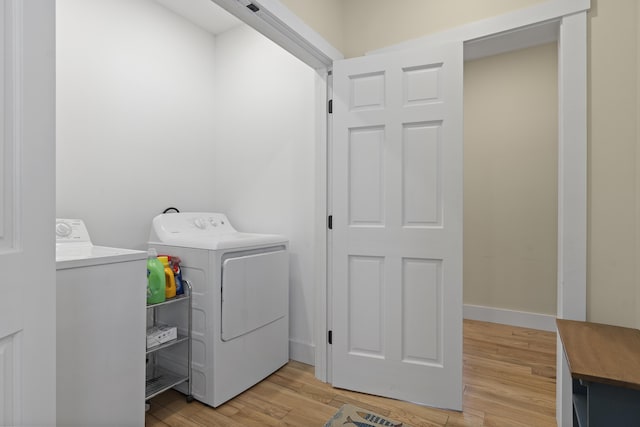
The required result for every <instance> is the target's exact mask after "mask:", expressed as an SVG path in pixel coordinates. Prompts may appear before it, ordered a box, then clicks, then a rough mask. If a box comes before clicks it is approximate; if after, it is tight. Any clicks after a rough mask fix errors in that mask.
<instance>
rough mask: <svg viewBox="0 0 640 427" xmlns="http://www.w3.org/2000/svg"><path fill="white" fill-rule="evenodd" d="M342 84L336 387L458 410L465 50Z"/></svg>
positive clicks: (336, 129)
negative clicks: (463, 57)
mask: <svg viewBox="0 0 640 427" xmlns="http://www.w3.org/2000/svg"><path fill="white" fill-rule="evenodd" d="M333 75H334V101H333V146H332V156H331V167H332V169H331V173H332V188H331V194H332V196H331V197H332V200H331V201H332V206H333V209H332V215H333V232H332V233H333V235H332V238H333V244H332V246H331V256H332V266H333V271H332V286H333V288H332V295H333V297H332V321H333V327H332V330H333V346H332V364H333V365H332V369H333V374H332V382H333V385H334V386H336V387H343V388H347V389H352V390H358V391H363V392H366V393H373V394H379V395H384V396H389V397H393V398H398V399H403V400H409V401H413V402H418V403H424V404H429V405H433V406H439V407H446V408H453V409H461V407H462V142H463V141H462V44H461V43H456V44H450V45H447V46H439V47H437V48H430V49H428V50H420V51H405V52H396V53H392V54H383V55H373V56H368V57H362V58H354V59H348V60H344V61H337V62H336V63H335V64H334V70H333Z"/></svg>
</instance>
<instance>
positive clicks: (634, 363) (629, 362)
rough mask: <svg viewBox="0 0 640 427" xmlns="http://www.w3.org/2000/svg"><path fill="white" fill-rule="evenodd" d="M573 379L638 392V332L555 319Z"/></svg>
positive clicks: (639, 383) (639, 379)
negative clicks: (631, 389)
mask: <svg viewBox="0 0 640 427" xmlns="http://www.w3.org/2000/svg"><path fill="white" fill-rule="evenodd" d="M556 324H557V325H558V333H559V335H560V339H561V340H562V344H563V347H564V354H565V356H566V358H567V362H568V363H569V370H570V371H571V376H572V377H573V378H577V379H582V380H587V381H592V382H599V383H605V384H610V385H615V386H621V387H627V388H633V389H638V390H640V330H638V329H631V328H623V327H620V326H612V325H603V324H600V323H591V322H578V321H574V320H564V319H556Z"/></svg>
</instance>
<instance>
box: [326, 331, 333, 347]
mask: <svg viewBox="0 0 640 427" xmlns="http://www.w3.org/2000/svg"><path fill="white" fill-rule="evenodd" d="M327 342H328V343H329V344H333V331H329V332H327Z"/></svg>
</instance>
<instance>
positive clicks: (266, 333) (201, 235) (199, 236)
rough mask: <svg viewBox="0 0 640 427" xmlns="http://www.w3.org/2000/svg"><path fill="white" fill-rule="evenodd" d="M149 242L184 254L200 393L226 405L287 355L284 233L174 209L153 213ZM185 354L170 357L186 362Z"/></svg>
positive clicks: (202, 398) (194, 371)
mask: <svg viewBox="0 0 640 427" xmlns="http://www.w3.org/2000/svg"><path fill="white" fill-rule="evenodd" d="M149 247H150V248H155V249H156V250H157V251H158V253H160V254H168V255H174V256H178V257H179V258H180V259H181V268H182V276H183V278H185V279H188V280H190V281H191V284H192V286H193V325H192V326H193V328H192V345H193V351H192V365H191V366H192V381H193V383H192V393H193V396H194V398H196V399H197V400H199V401H201V402H204V403H206V404H208V405H211V406H214V407H216V406H219V405H221V404H222V403H224V402H225V401H227V400H229V399H231V398H232V397H234V396H236V395H237V394H239V393H241V392H243V391H244V390H246V389H248V388H249V387H251V386H253V385H254V384H256V383H258V382H259V381H261V380H262V379H264V378H265V377H267V376H268V375H269V374H271V373H272V372H274V371H276V370H277V369H279V368H280V367H281V366H283V365H284V364H285V363H287V361H288V360H289V254H288V240H287V239H286V238H285V237H283V236H279V235H269V234H251V233H240V232H237V231H236V230H235V229H234V228H233V227H232V226H231V224H230V223H229V220H228V219H227V217H226V216H225V215H224V214H220V213H202V212H196V213H170V214H164V215H158V216H156V217H155V218H154V219H153V222H152V226H151V232H150V237H149ZM161 320H162V321H163V323H167V324H175V322H176V321H178V322H179V320H177V319H170V318H169V319H161ZM179 329H180V327H179ZM181 357H183V356H181V355H179V354H178V353H175V354H173V355H170V356H169V357H168V358H167V359H166V361H165V362H164V363H167V364H168V365H172V364H176V363H177V364H179V363H180V358H181ZM172 358H173V359H172ZM182 387H184V386H182ZM177 388H178V390H181V391H184V390H182V389H181V386H179V387H177Z"/></svg>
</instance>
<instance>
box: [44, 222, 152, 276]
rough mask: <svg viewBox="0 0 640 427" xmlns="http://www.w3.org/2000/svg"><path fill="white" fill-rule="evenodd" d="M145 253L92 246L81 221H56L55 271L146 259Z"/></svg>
mask: <svg viewBox="0 0 640 427" xmlns="http://www.w3.org/2000/svg"><path fill="white" fill-rule="evenodd" d="M146 257H147V253H146V252H144V251H136V250H132V249H122V248H110V247H107V246H94V245H93V244H92V243H91V239H90V238H89V232H88V231H87V227H86V225H85V224H84V221H82V220H81V219H56V269H57V270H62V269H65V268H76V267H87V266H90V265H99V264H112V263H115V262H124V261H135V260H140V259H146Z"/></svg>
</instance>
